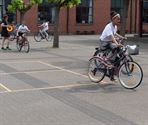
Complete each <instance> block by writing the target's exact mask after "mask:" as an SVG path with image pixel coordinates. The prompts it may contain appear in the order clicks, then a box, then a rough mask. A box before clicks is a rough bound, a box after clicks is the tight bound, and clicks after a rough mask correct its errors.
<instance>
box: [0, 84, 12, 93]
mask: <svg viewBox="0 0 148 125" xmlns="http://www.w3.org/2000/svg"><path fill="white" fill-rule="evenodd" d="M0 87H2V88H3V89H5V90H7V91H8V92H11V91H12V90H10V89H9V88H8V87H6V86H4V85H3V84H2V83H0Z"/></svg>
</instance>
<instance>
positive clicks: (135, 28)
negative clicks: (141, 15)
mask: <svg viewBox="0 0 148 125" xmlns="http://www.w3.org/2000/svg"><path fill="white" fill-rule="evenodd" d="M137 5H138V4H137V0H135V24H134V31H135V33H136V32H137V9H138V7H137Z"/></svg>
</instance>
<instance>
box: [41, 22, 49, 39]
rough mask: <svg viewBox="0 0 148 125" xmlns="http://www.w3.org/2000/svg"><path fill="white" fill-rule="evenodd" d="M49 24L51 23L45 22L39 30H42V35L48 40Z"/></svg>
mask: <svg viewBox="0 0 148 125" xmlns="http://www.w3.org/2000/svg"><path fill="white" fill-rule="evenodd" d="M48 23H49V22H44V23H43V24H41V25H40V26H39V28H41V32H42V34H43V35H45V38H48V29H49V26H48Z"/></svg>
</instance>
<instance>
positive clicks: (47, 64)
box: [38, 61, 88, 78]
mask: <svg viewBox="0 0 148 125" xmlns="http://www.w3.org/2000/svg"><path fill="white" fill-rule="evenodd" d="M38 62H39V63H41V64H44V65H46V66H50V67H53V68H56V69H59V70H62V71H66V72H69V73H72V74H75V75H79V76H82V77H85V78H88V76H86V75H83V74H81V73H77V72H73V71H71V70H67V69H63V68H61V67H58V66H54V65H51V64H49V63H45V62H42V61H38Z"/></svg>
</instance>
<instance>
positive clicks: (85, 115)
mask: <svg viewBox="0 0 148 125" xmlns="http://www.w3.org/2000/svg"><path fill="white" fill-rule="evenodd" d="M127 36H128V37H129V40H128V43H127V44H130V45H133V44H138V45H139V50H140V54H139V55H137V56H133V58H134V60H135V61H136V62H138V63H139V64H140V65H141V67H142V69H143V72H144V78H143V81H142V84H141V85H140V86H139V87H138V88H137V89H135V90H127V89H125V88H123V87H122V86H121V85H120V83H118V82H117V83H114V82H111V81H110V80H109V79H108V78H105V80H104V81H105V82H104V83H103V84H101V85H98V84H95V83H92V82H90V80H89V79H88V77H87V69H88V60H89V59H90V58H91V57H92V55H93V52H94V48H95V47H97V46H98V37H99V36H98V35H70V36H64V35H63V36H60V47H59V48H52V44H53V43H52V42H47V41H45V40H43V41H41V42H35V41H34V39H33V37H31V36H29V37H28V39H29V42H30V48H31V49H30V52H29V53H25V52H24V51H22V52H18V51H17V49H16V45H15V41H12V42H11V45H10V47H11V49H12V50H0V125H148V118H147V116H148V100H147V97H148V92H147V90H148V83H147V80H148V70H147V69H148V63H147V62H148V43H147V42H148V40H147V39H148V38H142V39H141V38H133V36H131V35H127Z"/></svg>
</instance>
